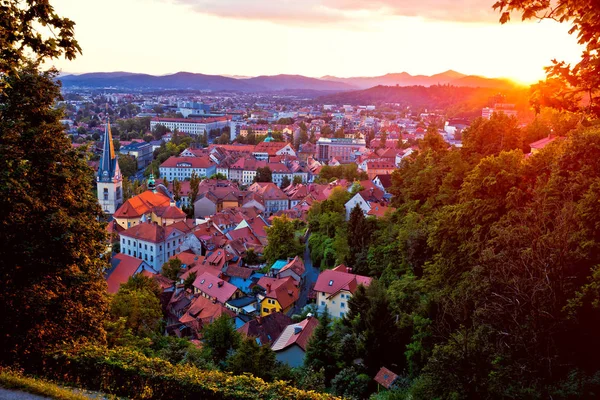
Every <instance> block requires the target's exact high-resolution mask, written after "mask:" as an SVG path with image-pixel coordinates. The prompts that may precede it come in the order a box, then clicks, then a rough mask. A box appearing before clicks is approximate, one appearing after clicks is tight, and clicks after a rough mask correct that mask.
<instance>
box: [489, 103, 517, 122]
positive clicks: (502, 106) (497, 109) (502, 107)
mask: <svg viewBox="0 0 600 400" xmlns="http://www.w3.org/2000/svg"><path fill="white" fill-rule="evenodd" d="M494 113H498V114H500V113H502V114H505V115H507V116H508V117H516V116H517V110H515V105H514V104H506V103H497V104H494V106H493V107H485V108H484V109H482V110H481V117H483V118H485V119H490V118H492V115H493V114H494Z"/></svg>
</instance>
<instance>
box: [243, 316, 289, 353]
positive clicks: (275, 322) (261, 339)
mask: <svg viewBox="0 0 600 400" xmlns="http://www.w3.org/2000/svg"><path fill="white" fill-rule="evenodd" d="M291 323H292V319H291V318H290V317H288V316H287V315H285V314H282V313H273V314H269V315H267V316H264V317H257V318H255V319H252V320H250V321H248V322H246V323H245V324H244V325H243V326H242V327H241V328H239V329H238V330H237V331H238V332H239V333H241V334H243V335H245V336H247V337H250V338H254V339H255V340H256V342H257V343H258V344H259V345H260V346H262V345H268V346H271V345H272V344H273V342H275V340H276V339H277V338H279V336H281V333H282V332H283V331H284V330H285V328H287V327H288V325H290V324H291Z"/></svg>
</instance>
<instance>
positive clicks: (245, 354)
mask: <svg viewBox="0 0 600 400" xmlns="http://www.w3.org/2000/svg"><path fill="white" fill-rule="evenodd" d="M227 370H228V371H231V372H233V373H234V374H236V375H241V374H243V373H250V374H252V375H254V376H256V377H259V378H262V379H265V380H267V381H269V380H271V379H272V378H273V372H274V370H275V352H273V350H271V349H270V348H269V346H259V345H258V343H256V340H255V339H254V338H252V337H246V338H244V339H242V340H241V342H240V345H239V346H238V348H237V350H236V351H235V352H234V353H233V354H232V355H231V356H230V357H229V358H228V359H227Z"/></svg>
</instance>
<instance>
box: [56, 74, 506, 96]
mask: <svg viewBox="0 0 600 400" xmlns="http://www.w3.org/2000/svg"><path fill="white" fill-rule="evenodd" d="M59 79H60V81H62V83H63V86H64V87H66V88H74V87H80V88H91V89H102V88H117V89H129V90H142V91H143V90H211V91H238V92H269V91H281V90H315V91H327V92H344V91H350V90H356V89H367V88H371V87H375V86H380V85H383V86H396V85H397V86H415V85H420V86H433V85H447V84H450V85H454V86H468V87H488V88H490V87H493V88H498V89H510V88H512V87H514V85H515V84H514V83H512V82H511V81H509V80H507V79H493V78H485V77H480V76H474V75H465V74H461V73H460V72H456V71H452V70H450V71H446V72H442V73H440V74H435V75H431V76H427V75H411V74H409V73H407V72H400V73H394V74H386V75H382V76H374V77H354V78H338V77H335V76H324V77H322V78H309V77H306V76H302V75H261V76H256V77H242V76H222V75H206V74H197V73H191V72H178V73H176V74H170V75H161V76H156V75H149V74H137V73H131V72H93V73H88V74H81V75H63V76H61V77H60V78H59Z"/></svg>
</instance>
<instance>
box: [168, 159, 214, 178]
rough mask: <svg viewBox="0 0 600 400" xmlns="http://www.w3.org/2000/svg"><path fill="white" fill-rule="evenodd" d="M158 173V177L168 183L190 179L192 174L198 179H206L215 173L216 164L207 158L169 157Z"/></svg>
mask: <svg viewBox="0 0 600 400" xmlns="http://www.w3.org/2000/svg"><path fill="white" fill-rule="evenodd" d="M159 171H160V177H161V178H167V179H168V180H169V181H173V179H175V178H177V180H179V181H183V180H186V179H190V178H191V177H192V173H193V172H195V173H196V175H197V176H198V177H200V178H208V177H210V176H213V175H214V174H216V173H217V164H215V163H214V162H213V161H212V160H211V159H210V158H208V157H207V158H204V157H169V158H168V159H167V160H166V161H165V162H164V163H162V164H161V165H160V167H159Z"/></svg>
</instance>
